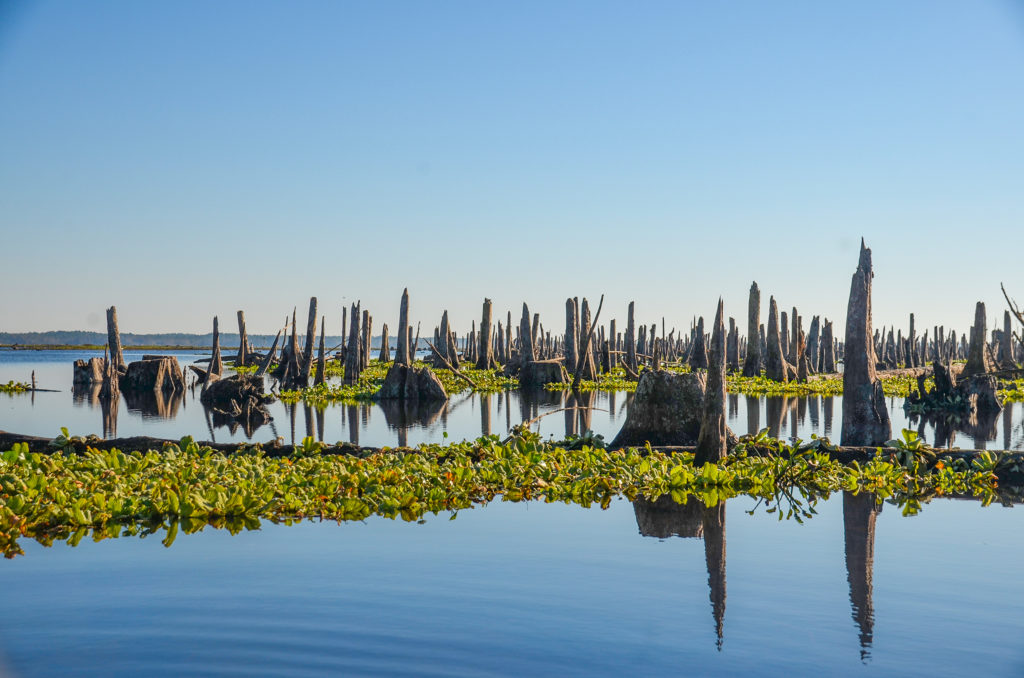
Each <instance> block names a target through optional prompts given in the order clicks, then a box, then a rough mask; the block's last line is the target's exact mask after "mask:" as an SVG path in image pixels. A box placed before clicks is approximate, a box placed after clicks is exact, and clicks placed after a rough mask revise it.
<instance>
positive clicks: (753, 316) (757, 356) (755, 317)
mask: <svg viewBox="0 0 1024 678" xmlns="http://www.w3.org/2000/svg"><path fill="white" fill-rule="evenodd" d="M760 326H761V290H760V289H758V287H757V282H753V283H751V284H750V300H749V302H748V303H747V356H746V358H744V359H743V376H744V377H757V376H760V374H761V336H760V334H759V328H760Z"/></svg>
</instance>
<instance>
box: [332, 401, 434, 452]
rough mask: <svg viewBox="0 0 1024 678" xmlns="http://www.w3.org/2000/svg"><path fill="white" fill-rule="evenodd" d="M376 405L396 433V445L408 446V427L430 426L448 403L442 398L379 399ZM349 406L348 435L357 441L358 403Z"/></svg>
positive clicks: (389, 426) (354, 441)
mask: <svg viewBox="0 0 1024 678" xmlns="http://www.w3.org/2000/svg"><path fill="white" fill-rule="evenodd" d="M376 406H377V407H379V408H380V409H381V410H383V411H384V421H385V422H386V423H387V426H388V428H389V429H391V430H392V431H395V432H397V433H398V446H399V447H408V445H409V438H408V433H409V429H410V428H411V427H413V426H421V427H423V428H426V427H428V426H431V425H432V424H434V423H435V422H437V420H438V419H439V418H440V416H441V413H442V412H444V411H445V410H446V409H447V408H448V403H447V402H446V401H443V400H440V401H439V400H430V401H411V402H407V401H399V400H381V401H379V402H377V403H376ZM348 407H349V428H350V429H351V430H350V431H349V436H352V437H354V438H355V439H354V440H351V442H353V443H357V444H358V442H359V434H358V433H357V431H358V429H359V419H358V416H357V410H356V408H357V407H359V406H358V405H350V406H348Z"/></svg>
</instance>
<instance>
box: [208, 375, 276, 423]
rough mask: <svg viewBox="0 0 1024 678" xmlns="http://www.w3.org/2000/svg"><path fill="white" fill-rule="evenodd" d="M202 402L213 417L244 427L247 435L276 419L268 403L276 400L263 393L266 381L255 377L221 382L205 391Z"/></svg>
mask: <svg viewBox="0 0 1024 678" xmlns="http://www.w3.org/2000/svg"><path fill="white" fill-rule="evenodd" d="M199 400H200V402H201V403H202V404H203V406H204V407H206V408H208V409H209V410H210V411H211V412H212V413H213V414H215V415H218V416H220V417H223V418H225V419H227V420H230V421H235V422H237V423H239V424H241V425H242V426H243V427H244V428H245V430H246V432H247V433H249V432H251V431H254V430H255V429H256V428H258V427H260V426H262V425H263V424H265V423H267V422H269V421H271V420H272V419H273V417H272V416H271V415H270V410H268V409H267V406H266V403H268V402H272V401H273V400H274V396H271V395H266V394H264V393H263V377H257V376H256V375H253V374H236V375H234V376H231V377H228V378H227V379H218V380H217V381H215V382H213V383H212V384H210V385H209V386H208V387H207V388H206V389H204V390H203V393H202V395H201V396H200V398H199Z"/></svg>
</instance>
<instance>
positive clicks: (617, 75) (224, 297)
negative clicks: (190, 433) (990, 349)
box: [0, 0, 1024, 335]
mask: <svg viewBox="0 0 1024 678" xmlns="http://www.w3.org/2000/svg"><path fill="white" fill-rule="evenodd" d="M1022 85H1024V6H1022V4H1021V3H1020V2H1009V1H1005V2H999V1H993V2H988V1H975V2H963V1H959V2H942V1H939V0H927V1H925V0H922V1H918V2H914V1H906V2H899V3H892V2H881V1H879V2H870V1H861V2H855V3H854V2H849V3H833V2H828V3H822V2H810V1H808V2H729V3H697V2H679V1H674V2H645V3H624V2H619V3H610V2H575V3H572V2H559V3H552V2H516V3H501V4H499V3H470V2H464V3H455V2H447V3H424V2H404V3H348V2H344V3H343V2H322V3H320V2H304V3H298V4H295V3H270V2H218V3H199V2H175V3H163V4H157V3H139V2H127V1H125V2H103V1H99V2H89V3H67V2H64V3H59V2H46V1H43V2H31V3H29V2H18V1H15V2H11V1H10V0H7V1H4V0H0V149H2V150H0V237H2V241H3V243H4V247H3V252H4V254H5V257H4V259H5V262H6V265H7V266H8V273H9V274H8V276H7V280H8V282H7V289H6V291H5V294H4V295H3V301H2V302H0V330H11V331H26V330H48V329H90V328H99V327H100V326H101V325H100V322H101V319H102V317H103V313H102V311H103V309H104V308H105V307H106V306H109V305H110V304H117V306H118V309H119V315H120V318H121V324H122V329H123V330H124V331H137V332H147V331H195V332H200V331H206V330H207V329H208V328H209V325H210V319H211V318H212V316H213V315H215V314H217V315H220V316H221V318H227V319H229V320H230V319H231V318H233V316H234V311H235V310H236V309H239V308H243V309H245V310H246V313H247V316H248V317H249V319H250V325H251V326H252V327H253V329H254V331H266V332H272V331H274V330H275V329H276V328H277V327H278V326H279V325H280V322H281V319H282V317H283V316H284V314H285V313H286V312H289V311H290V310H291V308H292V307H293V306H296V305H297V306H298V307H299V308H300V310H301V309H303V308H304V307H305V305H306V303H307V302H308V298H309V297H310V296H311V295H316V296H318V297H319V298H320V303H321V308H322V309H323V310H324V311H326V312H327V314H328V332H336V331H338V330H339V329H340V328H339V326H340V309H341V306H342V304H343V303H350V302H352V301H354V300H356V299H361V300H362V301H363V304H364V307H367V308H369V309H370V310H371V312H372V313H373V314H374V316H375V319H376V324H375V326H376V327H379V326H380V323H381V322H389V323H390V324H391V325H392V326H393V325H394V324H395V322H396V319H397V307H398V298H399V296H400V294H401V291H402V288H403V287H406V286H408V287H409V289H410V293H411V295H412V307H413V308H412V312H413V317H414V319H416V320H422V321H423V322H424V324H425V325H426V326H427V327H432V326H433V325H434V324H436V323H437V321H438V320H439V318H440V314H441V311H442V310H443V309H444V308H448V309H449V310H450V312H451V315H452V318H453V322H454V323H455V324H456V326H457V327H460V328H461V327H467V328H468V325H469V323H470V321H471V320H472V319H475V318H478V316H479V308H480V302H481V300H482V299H483V297H485V296H487V297H490V298H492V299H493V300H494V302H495V305H496V310H497V311H498V312H499V314H500V315H502V316H503V315H504V312H505V310H507V309H510V310H512V311H513V312H514V315H518V309H519V308H520V306H521V304H522V302H523V301H524V300H525V301H527V302H528V303H529V304H530V308H531V310H532V311H537V312H540V313H541V319H542V322H544V323H545V325H546V326H548V327H549V328H557V327H559V326H561V325H562V324H563V316H564V310H563V309H564V300H565V298H566V297H567V296H575V295H580V296H587V297H590V298H592V299H593V300H594V301H595V303H596V299H597V297H598V296H599V295H600V294H601V293H604V294H605V295H606V310H605V312H604V313H603V314H602V315H603V317H604V318H610V317H618V318H619V319H620V322H621V320H622V319H624V317H625V307H626V304H627V303H628V302H629V301H630V300H636V302H637V308H638V313H639V315H640V319H641V320H646V321H648V322H653V321H654V320H655V319H656V318H660V317H661V316H662V315H665V316H666V317H667V321H668V323H669V324H670V325H673V324H674V325H676V326H679V327H683V326H686V327H688V326H689V322H690V319H691V317H693V316H694V315H699V314H703V315H704V316H705V317H706V318H708V319H710V316H712V315H713V313H714V308H715V304H716V302H717V299H718V297H719V296H720V295H721V296H723V297H724V300H725V309H726V313H727V315H733V316H735V317H736V318H737V319H738V320H739V319H742V318H743V317H745V313H746V294H747V289H748V287H749V285H750V281H751V280H757V281H758V283H759V284H760V286H761V289H762V292H763V294H764V309H765V311H766V310H767V301H768V295H772V294H774V295H775V296H776V298H777V299H778V301H779V303H780V305H781V307H782V308H789V307H791V306H794V305H796V306H797V307H798V308H799V309H800V311H801V313H802V314H803V315H804V316H805V318H807V317H809V316H810V315H813V314H822V315H826V316H829V317H830V318H833V319H835V320H836V321H837V330H838V331H839V333H840V335H841V332H842V331H841V329H840V328H841V327H842V323H843V322H844V321H845V309H846V299H847V295H848V292H849V285H850V277H851V275H852V273H853V270H854V268H855V266H856V248H857V244H858V242H859V238H860V237H861V236H864V237H865V238H866V240H867V243H868V245H869V246H870V247H871V248H872V249H873V252H874V262H875V273H876V275H875V295H874V309H875V325H876V326H879V325H882V324H890V323H893V322H896V323H899V324H901V325H905V323H906V314H907V313H908V312H910V311H916V313H917V318H918V325H919V326H921V327H930V326H931V325H933V324H939V323H943V324H945V325H946V326H947V327H948V326H951V325H952V326H956V327H958V328H966V326H967V325H968V324H969V322H970V321H971V319H972V318H973V309H974V302H975V301H977V300H984V301H986V302H988V304H989V311H990V316H992V317H993V318H994V317H995V316H996V315H997V314H998V315H999V316H1000V317H1001V314H1002V309H1003V303H1002V298H1001V295H1000V293H999V282H1000V281H1004V282H1006V284H1007V286H1008V287H1009V289H1010V290H1011V291H1015V292H1016V294H1017V295H1018V296H1019V297H1020V298H1021V299H1024V274H1022V272H1021V271H1022V269H1021V267H1020V265H1019V263H1020V255H1021V249H1022V248H1021V245H1022V244H1024V237H1022V235H1021V234H1022V231H1021V224H1022V222H1024V196H1022V190H1021V189H1022V187H1024V127H1022V123H1021V121H1024V86H1022ZM941 267H948V268H946V269H943V268H941ZM12 271H13V273H12ZM806 322H807V321H805V323H806ZM332 325H333V328H332Z"/></svg>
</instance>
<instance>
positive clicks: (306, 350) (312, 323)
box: [299, 297, 317, 388]
mask: <svg viewBox="0 0 1024 678" xmlns="http://www.w3.org/2000/svg"><path fill="white" fill-rule="evenodd" d="M316 314H317V311H316V297H310V298H309V316H308V317H307V318H306V344H305V346H304V347H303V350H302V364H301V365H300V368H301V371H300V372H299V381H300V382H301V385H302V388H305V387H306V385H307V384H309V373H310V372H311V371H312V370H313V343H314V342H315V341H316Z"/></svg>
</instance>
